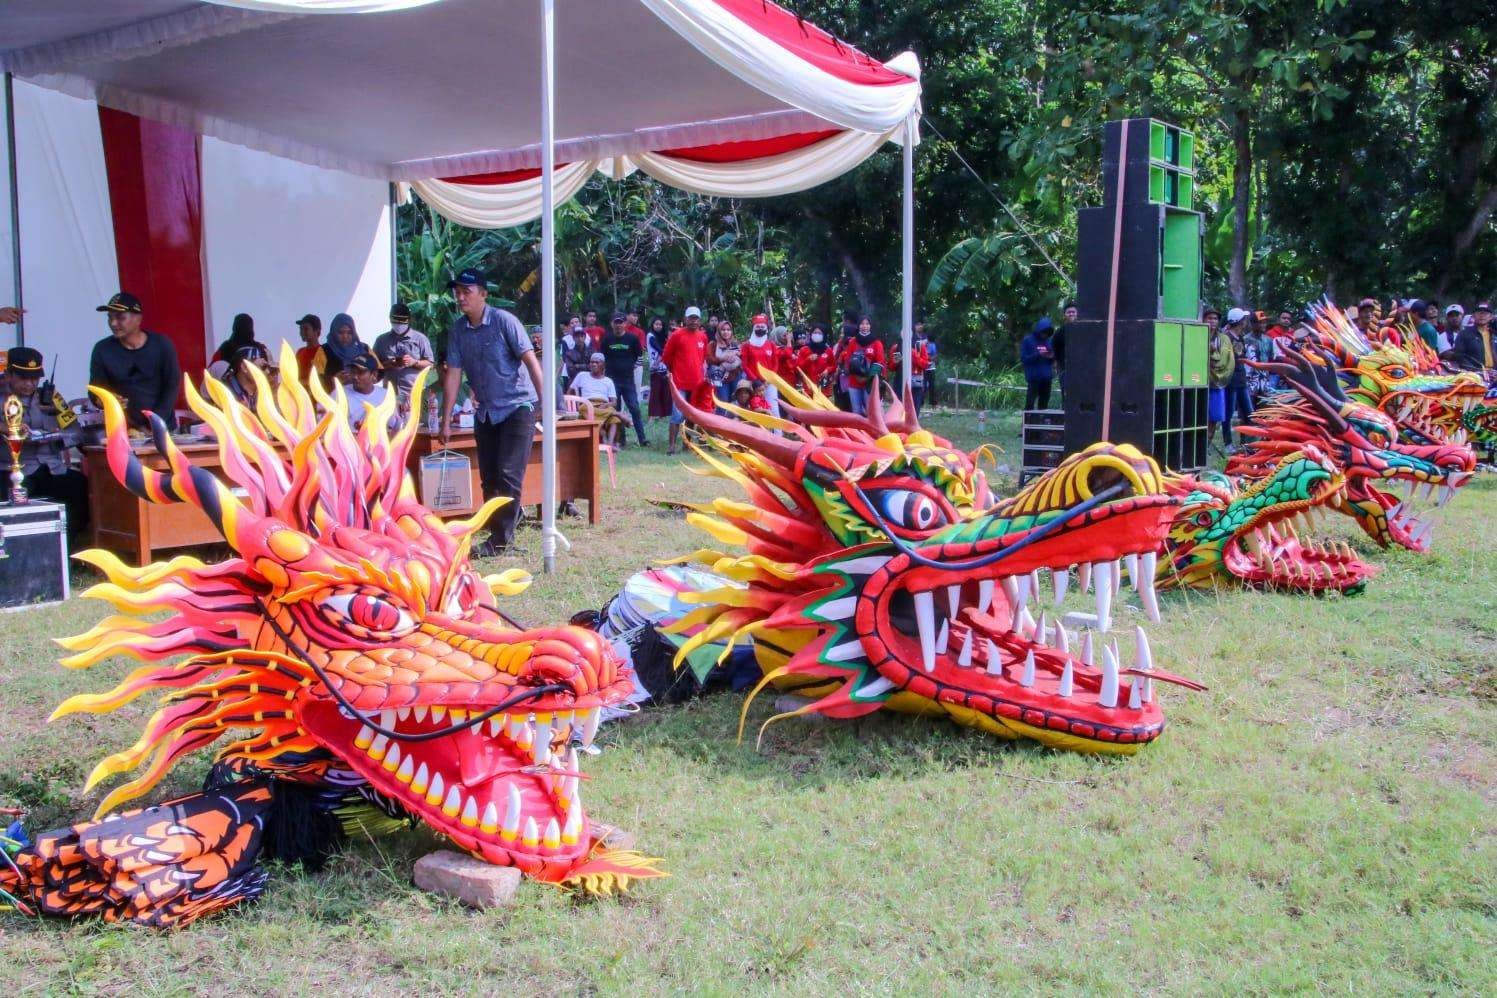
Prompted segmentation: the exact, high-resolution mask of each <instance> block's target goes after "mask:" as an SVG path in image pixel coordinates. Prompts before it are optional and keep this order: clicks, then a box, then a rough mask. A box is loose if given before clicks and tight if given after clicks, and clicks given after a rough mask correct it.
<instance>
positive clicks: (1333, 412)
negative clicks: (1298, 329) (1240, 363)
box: [1247, 347, 1348, 434]
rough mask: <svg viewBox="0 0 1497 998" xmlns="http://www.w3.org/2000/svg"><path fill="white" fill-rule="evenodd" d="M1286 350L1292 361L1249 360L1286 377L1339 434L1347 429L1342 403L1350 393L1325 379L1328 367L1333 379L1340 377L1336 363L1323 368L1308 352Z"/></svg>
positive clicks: (1259, 367)
mask: <svg viewBox="0 0 1497 998" xmlns="http://www.w3.org/2000/svg"><path fill="white" fill-rule="evenodd" d="M1284 353H1285V355H1286V356H1288V358H1289V362H1288V363H1285V362H1283V361H1257V360H1250V361H1248V362H1247V363H1248V365H1249V366H1251V367H1255V368H1258V369H1259V370H1263V371H1272V372H1273V373H1274V374H1277V375H1279V376H1280V377H1282V378H1283V379H1284V380H1285V381H1287V382H1288V383H1289V384H1290V385H1291V386H1293V387H1294V389H1295V390H1296V391H1298V392H1299V393H1300V395H1301V396H1303V397H1304V399H1305V401H1306V402H1309V403H1310V404H1311V405H1312V406H1314V407H1315V408H1316V409H1317V410H1318V411H1319V412H1320V414H1321V415H1322V416H1323V417H1324V418H1325V420H1326V422H1327V424H1328V425H1329V426H1330V427H1331V429H1332V430H1333V431H1334V432H1336V433H1338V434H1339V433H1345V432H1347V429H1348V425H1347V422H1346V420H1345V418H1343V417H1342V415H1341V406H1342V404H1343V403H1344V402H1345V401H1346V396H1345V395H1344V394H1342V392H1341V386H1340V384H1339V383H1338V384H1337V385H1336V387H1335V388H1330V387H1328V386H1327V385H1326V384H1325V382H1324V381H1323V380H1322V378H1321V371H1322V370H1326V371H1328V372H1329V373H1330V376H1331V379H1332V380H1333V381H1334V380H1336V371H1335V368H1334V367H1333V366H1327V367H1325V368H1322V367H1321V366H1320V365H1317V364H1315V363H1313V362H1312V361H1311V360H1310V358H1309V357H1307V356H1305V354H1304V353H1302V352H1300V351H1299V350H1296V349H1294V348H1292V347H1287V348H1285V350H1284Z"/></svg>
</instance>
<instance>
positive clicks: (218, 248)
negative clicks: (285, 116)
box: [202, 138, 394, 356]
mask: <svg viewBox="0 0 1497 998" xmlns="http://www.w3.org/2000/svg"><path fill="white" fill-rule="evenodd" d="M202 164H203V166H202V182H203V257H204V260H203V273H204V283H205V286H206V294H205V297H206V299H207V300H206V302H205V303H204V304H205V311H206V314H207V320H208V321H207V331H206V339H207V344H208V348H209V351H210V352H211V351H212V350H213V349H214V348H215V347H217V346H218V344H220V343H222V342H223V341H224V340H225V339H227V338H228V335H229V327H230V323H231V322H232V320H233V318H234V315H235V313H237V312H248V313H249V314H250V315H252V316H254V319H255V334H256V336H257V337H258V338H259V339H260V341H261V342H262V343H265V344H266V345H267V346H269V347H270V348H271V351H272V353H271V356H277V355H278V354H279V350H280V346H279V345H280V343H281V341H282V340H285V341H287V342H289V343H291V344H292V345H293V346H301V342H300V341H299V339H298V337H297V332H296V320H297V319H299V318H301V316H303V315H305V314H306V313H308V312H311V313H313V314H314V315H318V316H321V318H322V327H323V329H324V331H325V330H326V329H327V328H328V323H329V322H330V321H331V319H332V317H333V315H334V313H337V312H347V313H348V314H349V315H351V316H353V320H354V323H355V324H356V325H357V326H358V329H359V335H361V336H362V337H363V338H364V342H366V343H372V342H374V337H375V336H378V335H379V334H380V333H382V332H384V331H385V330H386V329H388V328H390V326H389V315H390V305H391V303H392V301H393V295H394V288H393V287H391V278H392V275H391V266H390V264H391V254H392V252H393V250H392V246H391V241H390V239H391V236H390V208H389V203H390V188H389V185H388V184H386V183H385V182H384V181H381V180H370V179H369V178H367V177H354V176H350V175H349V174H347V173H342V172H340V171H336V170H320V169H318V168H317V167H315V166H307V165H306V164H304V163H295V162H292V161H291V160H287V159H280V158H278V157H276V156H272V155H270V154H269V153H263V152H257V151H255V150H253V149H245V148H243V147H242V146H236V145H231V144H229V143H227V142H221V141H219V140H218V139H213V138H205V139H203V153H202ZM267 205H274V206H275V210H274V211H267V210H266V206H267Z"/></svg>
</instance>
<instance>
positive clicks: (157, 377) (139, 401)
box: [88, 331, 182, 426]
mask: <svg viewBox="0 0 1497 998" xmlns="http://www.w3.org/2000/svg"><path fill="white" fill-rule="evenodd" d="M88 381H89V384H92V385H97V386H99V387H100V388H107V389H109V390H110V391H112V392H114V394H116V395H118V396H120V397H121V398H123V399H124V400H125V413H126V415H127V416H129V417H130V422H131V423H134V424H135V425H137V426H144V425H145V416H144V415H143V413H144V412H145V411H146V410H150V411H151V412H154V413H156V414H157V415H158V416H160V417H161V418H162V419H164V420H165V421H166V423H167V425H168V426H171V425H173V422H174V420H173V418H172V414H173V413H174V412H175V411H176V408H177V391H178V389H180V388H181V386H182V367H181V365H180V364H179V363H178V361H177V348H176V347H175V346H173V345H172V341H171V340H169V339H167V338H166V337H165V336H162V335H161V334H160V333H153V332H150V331H147V332H146V341H145V342H144V343H142V344H141V345H140V348H139V349H137V350H131V349H129V348H128V347H125V346H124V345H123V344H121V343H120V341H119V340H117V339H116V338H115V337H113V336H107V337H105V338H104V339H102V340H100V341H99V342H97V343H95V344H94V352H93V356H92V357H91V358H90V359H89V362H88Z"/></svg>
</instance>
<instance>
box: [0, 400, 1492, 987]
mask: <svg viewBox="0 0 1497 998" xmlns="http://www.w3.org/2000/svg"><path fill="white" fill-rule="evenodd" d="M931 423H932V424H933V426H934V428H935V429H936V430H937V431H938V432H943V433H946V434H948V435H950V436H952V437H953V438H954V439H955V440H956V441H958V442H959V443H961V444H963V445H966V446H972V445H975V444H976V443H977V442H979V440H980V439H982V438H984V437H988V438H995V439H997V440H999V441H1000V442H1002V443H1004V444H1005V445H1006V446H1007V448H1008V453H1007V454H1005V455H1002V456H1000V458H999V460H1000V461H1010V462H1012V463H1014V464H1015V465H1016V464H1017V447H1016V446H1014V444H1013V441H1014V438H1015V435H1016V425H1015V420H1014V417H1013V416H1011V415H1010V416H1005V417H995V418H993V419H990V420H989V422H988V424H987V427H986V429H985V430H984V431H982V432H981V433H979V430H978V427H977V425H976V421H975V419H973V418H972V417H971V416H970V415H963V416H944V417H943V416H937V417H935V418H934V419H932V420H931ZM652 431H653V434H654V436H655V439H656V448H655V450H653V451H651V452H649V453H647V454H641V453H639V452H637V451H635V450H628V451H625V452H624V453H623V454H622V455H621V456H620V468H619V488H618V490H617V491H613V492H610V491H607V486H606V483H605V493H604V502H605V505H606V509H605V511H604V515H603V521H602V523H601V524H600V525H599V526H598V527H596V528H589V527H588V526H586V524H585V523H576V522H568V523H566V524H565V526H564V529H565V531H566V532H567V534H568V536H569V537H570V539H571V540H572V542H573V544H574V548H575V549H574V551H573V553H572V554H570V555H568V556H565V557H563V558H562V559H561V570H560V571H559V572H558V573H557V574H555V575H554V576H549V577H539V576H538V577H537V579H536V582H535V584H534V585H533V586H532V587H531V589H530V590H529V591H528V592H527V593H525V594H524V595H523V596H520V597H517V598H515V599H513V600H511V601H509V602H508V603H507V604H506V608H510V607H512V608H513V610H512V612H513V613H514V614H515V615H516V616H518V617H519V618H520V619H522V620H534V621H543V620H550V621H555V620H561V619H564V618H565V617H566V616H567V615H568V614H570V613H571V612H572V611H574V610H576V609H580V608H582V607H586V606H596V605H599V604H601V603H602V602H603V600H604V599H606V598H607V597H608V596H609V595H610V594H612V593H613V592H614V591H615V590H616V589H617V587H618V586H619V584H620V583H621V582H622V581H623V580H624V579H625V577H626V576H628V575H629V574H630V573H631V572H633V571H635V570H637V569H639V568H641V567H643V566H645V565H646V564H647V563H649V561H650V560H651V559H653V558H657V557H662V556H665V555H669V554H675V553H680V552H683V551H687V550H690V549H692V548H694V547H696V546H697V545H698V544H699V542H700V541H701V536H702V535H699V534H697V533H696V532H695V531H694V530H692V529H690V528H688V527H686V525H685V524H684V522H683V521H682V520H681V518H680V517H679V516H678V515H676V514H671V513H666V512H662V511H659V510H656V509H655V508H653V507H651V506H648V505H646V504H645V502H644V500H645V499H646V498H649V497H654V496H661V497H666V496H668V497H675V498H692V497H699V498H705V497H708V496H711V495H713V494H718V492H719V490H720V489H721V488H723V487H731V486H725V485H724V484H721V483H718V482H716V481H713V480H709V479H703V478H697V477H694V476H692V475H689V474H688V473H687V472H686V471H685V470H684V468H683V465H682V462H681V459H680V458H670V459H667V458H666V457H665V455H664V450H663V446H662V445H663V441H664V436H665V427H664V425H663V424H657V425H655V426H653V427H652ZM691 463H693V464H694V463H695V461H694V460H692V461H691ZM1000 480H1002V476H1000ZM1007 481H1008V483H1009V485H1010V487H1011V485H1012V478H1011V477H1009V478H1008V479H1007ZM1494 519H1497V481H1494V480H1493V478H1492V476H1490V475H1484V476H1482V477H1481V478H1480V479H1478V480H1477V481H1475V482H1474V483H1473V484H1472V485H1471V486H1469V487H1468V488H1466V489H1465V490H1464V492H1463V493H1462V494H1461V495H1460V496H1459V497H1458V498H1457V499H1456V500H1455V501H1454V502H1453V503H1452V504H1451V506H1450V507H1448V508H1447V509H1446V511H1445V514H1444V518H1443V522H1441V523H1440V525H1439V526H1438V527H1437V530H1436V536H1435V547H1434V551H1433V552H1432V553H1431V554H1430V555H1428V556H1423V557H1420V556H1416V555H1413V554H1409V553H1407V552H1391V553H1390V552H1382V551H1378V550H1376V549H1374V548H1372V547H1371V546H1370V545H1369V544H1368V543H1366V542H1365V540H1363V539H1362V537H1361V534H1360V533H1358V534H1357V535H1356V536H1353V535H1352V534H1351V532H1350V530H1349V529H1347V528H1348V527H1349V526H1350V521H1349V520H1348V521H1346V527H1341V528H1340V529H1341V530H1342V531H1343V532H1344V535H1345V536H1346V537H1347V538H1348V539H1350V540H1351V542H1352V544H1353V546H1354V547H1356V548H1357V549H1358V551H1359V552H1361V553H1362V554H1363V556H1364V557H1367V558H1369V559H1370V560H1372V561H1373V562H1374V563H1376V564H1378V565H1380V566H1381V567H1382V573H1381V574H1380V575H1378V576H1377V577H1376V578H1375V579H1374V580H1373V581H1372V583H1371V584H1370V585H1369V587H1368V591H1367V593H1366V594H1365V595H1363V596H1360V597H1355V598H1351V599H1342V598H1338V597H1332V598H1326V599H1309V598H1302V597H1295V596H1279V595H1264V594H1259V593H1250V592H1241V591H1230V590H1224V591H1221V592H1192V593H1186V594H1166V595H1164V596H1163V598H1162V599H1163V609H1164V613H1165V621H1164V624H1163V625H1162V626H1156V627H1154V628H1152V629H1151V637H1154V639H1155V641H1154V650H1155V655H1156V658H1157V660H1158V661H1159V663H1160V664H1161V666H1163V667H1164V668H1168V669H1171V670H1174V671H1176V672H1179V673H1182V674H1184V675H1187V676H1191V677H1194V678H1196V679H1199V680H1201V681H1203V682H1205V683H1207V684H1208V685H1209V686H1210V690H1209V691H1208V692H1205V693H1188V692H1185V691H1183V690H1178V689H1175V688H1171V687H1169V686H1164V685H1161V686H1160V687H1159V689H1160V691H1161V693H1162V696H1163V697H1164V700H1165V710H1166V714H1167V717H1168V721H1169V726H1168V728H1167V730H1166V731H1165V733H1164V735H1163V736H1162V737H1161V738H1160V739H1159V741H1157V742H1156V743H1155V744H1153V745H1152V746H1150V747H1148V748H1145V749H1144V750H1143V751H1142V752H1141V753H1140V754H1139V755H1137V756H1135V757H1133V758H1132V759H1125V760H1115V759H1109V758H1103V757H1086V756H1078V755H1071V754H1065V753H1057V752H1052V751H1048V750H1044V749H1039V748H1036V747H1034V746H1031V745H1025V744H1018V745H1015V744H1011V743H1005V742H1000V741H996V740H994V739H992V738H990V737H987V736H985V735H982V734H977V733H974V732H970V731H967V730H962V729H958V728H956V727H954V726H950V725H947V724H945V723H934V722H931V721H927V720H919V719H909V718H902V717H897V716H887V717H884V716H875V717H873V718H869V719H865V720H863V721H860V722H856V723H837V722H831V723H818V722H815V721H800V720H791V721H786V722H782V723H779V724H777V725H775V726H773V727H771V728H770V729H769V731H768V733H767V734H766V736H765V738H764V741H763V744H762V746H761V748H760V749H759V750H756V749H755V747H754V743H753V739H752V738H751V737H750V738H749V739H747V740H746V741H745V742H744V743H743V744H739V743H738V742H737V741H736V740H735V737H734V733H735V728H736V725H737V718H738V710H739V707H740V701H739V700H738V699H737V698H735V697H733V696H730V695H719V696H715V697H711V698H708V699H705V700H702V701H698V702H695V703H690V704H687V705H685V706H682V707H679V708H671V709H664V710H651V711H648V712H646V713H645V714H643V715H642V716H641V717H639V718H638V719H637V720H634V721H631V722H629V723H628V724H626V725H623V726H614V727H611V728H606V729H605V731H604V735H603V742H604V744H605V746H606V748H605V751H604V754H603V755H602V757H601V758H599V759H596V760H594V761H593V762H592V764H591V765H590V766H589V773H590V775H592V776H593V787H594V788H593V789H592V790H590V792H589V793H588V803H589V810H590V812H591V813H592V814H593V815H594V816H595V817H597V818H599V819H601V820H604V821H608V822H612V823H616V824H619V825H622V826H624V827H625V828H628V829H630V830H632V831H633V832H634V833H635V834H636V836H637V839H638V843H639V846H640V848H642V849H644V850H646V851H649V852H652V853H654V854H656V855H662V856H664V857H666V866H667V868H668V869H669V870H670V871H671V873H672V877H671V878H670V879H667V880H656V881H650V882H646V883H644V884H642V885H640V886H639V887H638V888H636V890H635V892H634V893H633V894H631V895H629V896H628V897H626V898H624V899H622V900H618V899H613V900H608V899H605V900H598V901H578V900H574V899H572V898H571V897H569V896H567V895H565V894H562V893H560V892H558V891H555V890H553V889H551V888H549V887H546V886H544V885H538V884H535V883H531V882H527V883H526V884H525V885H524V886H523V887H522V890H521V895H520V900H519V903H518V904H517V906H515V907H513V908H510V909H505V910H496V911H488V912H483V913H475V912H473V911H470V910H468V909H465V908H462V907H460V906H458V905H456V904H455V903H449V902H447V901H444V900H440V899H438V898H435V897H431V896H428V895H426V894H423V893H421V892H419V891H417V890H415V888H414V887H412V886H411V883H410V870H411V864H412V862H413V861H414V860H415V859H416V858H417V857H418V856H420V855H422V854H423V853H424V852H427V851H429V850H430V849H432V848H433V847H434V846H435V845H436V844H437V843H436V840H435V839H434V837H433V836H431V835H429V834H426V833H424V832H413V833H407V834H403V835H399V836H395V837H392V838H388V839H384V840H381V841H379V842H363V843H360V844H356V845H355V846H354V847H353V848H352V849H350V850H349V851H348V852H347V853H346V854H344V855H342V856H341V857H340V858H338V859H337V860H335V861H334V863H333V864H332V865H331V866H330V868H329V869H328V870H327V871H325V872H324V873H322V874H319V875H317V876H308V875H304V874H302V873H301V872H300V871H299V870H291V869H278V870H276V871H275V874H274V877H273V879H272V883H271V887H270V889H269V891H268V892H267V894H266V896H265V897H264V898H263V899H262V900H261V901H260V902H259V903H257V904H255V905H252V906H249V907H246V908H244V909H243V910H242V911H240V912H238V913H234V914H230V915H227V916H221V917H218V918H215V919H212V920H208V921H204V922H200V923H198V924H197V925H196V926H194V927H192V928H191V929H189V930H187V931H185V932H179V933H173V934H151V933H148V932H144V931H138V930H132V929H118V928H113V929H111V928H103V927H100V926H98V925H93V924H80V925H67V924H63V923H59V922H30V921H27V920H25V919H22V918H20V917H19V916H16V915H13V914H10V915H4V916H0V985H3V988H4V990H5V991H6V992H8V993H12V994H14V993H26V992H37V991H53V990H65V989H76V990H80V991H107V992H121V991H126V990H131V991H133V990H136V989H140V990H144V991H147V992H152V993H182V992H226V991H227V992H252V993H256V994H264V993H284V992H308V991H320V992H323V993H329V992H338V993H341V992H350V991H351V992H367V993H382V994H388V993H391V992H393V991H395V990H396V989H402V990H409V991H411V992H414V993H424V992H433V991H435V992H443V993H447V992H457V993H518V994H523V993H529V992H537V991H540V992H546V993H556V992H577V991H594V990H602V991H609V992H637V991H652V992H653V991H666V990H669V991H704V992H713V993H725V992H730V991H738V990H740V989H753V990H777V991H786V992H802V991H817V992H834V991H835V992H842V991H846V990H848V989H849V987H855V988H857V989H859V990H875V991H896V990H897V991H925V990H933V989H935V990H940V991H942V992H955V991H958V990H963V991H971V990H980V991H983V992H987V991H992V990H997V989H999V988H1004V989H1018V988H1032V987H1040V988H1044V989H1046V990H1068V991H1103V990H1106V991H1123V990H1135V989H1136V990H1148V991H1170V992H1200V991H1211V992H1238V991H1243V990H1252V991H1259V992H1266V991H1276V992H1277V991H1291V990H1292V991H1310V990H1326V991H1338V992H1360V993H1364V994H1365V993H1386V992H1416V991H1417V992H1430V991H1467V992H1473V993H1476V992H1488V993H1490V992H1492V991H1493V990H1494V989H1497V972H1494V967H1493V964H1494V960H1493V954H1494V952H1497V947H1494V941H1497V938H1494V937H1497V932H1494V921H1497V920H1494V915H1497V912H1494V899H1497V889H1494V880H1497V878H1494V870H1497V848H1494V830H1497V828H1494V826H1497V822H1494V811H1493V807H1492V805H1493V803H1494V796H1497V793H1494V791H1497V769H1494V747H1493V746H1494V742H1493V719H1494V715H1493V709H1492V704H1493V697H1494V693H1497V681H1494V671H1493V663H1494V660H1497V583H1494V579H1493V576H1494V569H1497V558H1494V555H1493V553H1492V552H1493V538H1494V533H1493V527H1492V524H1493V522H1494ZM522 537H523V539H524V543H526V544H527V545H528V546H529V547H530V549H531V551H532V553H533V554H535V555H537V556H536V557H532V558H530V559H529V560H530V561H531V562H532V563H534V562H538V548H539V542H538V540H537V535H536V534H535V533H534V532H531V533H528V534H525V535H522ZM484 567H486V568H487V567H491V566H484ZM77 581H79V582H83V583H86V582H87V581H88V580H87V579H86V578H83V577H82V576H81V575H80V577H79V579H78V580H77ZM106 610H107V608H106V607H104V605H103V604H100V603H95V602H93V601H82V600H74V601H73V602H71V603H69V604H67V605H65V606H62V607H58V608H52V609H42V610H35V611H30V612H26V613H21V614H11V615H7V616H5V617H3V618H0V619H3V621H4V631H3V636H0V716H3V717H4V721H3V722H0V724H3V729H0V730H3V738H0V801H3V802H4V803H9V804H19V805H21V806H24V807H25V808H27V809H28V811H29V812H30V814H31V821H32V824H33V827H34V828H43V827H51V826H53V825H55V824H59V823H64V822H67V821H70V820H75V819H77V818H80V817H83V816H86V815H87V814H89V813H91V811H92V808H93V806H94V803H95V802H96V801H97V799H98V798H97V796H94V795H84V794H81V793H80V788H81V787H82V784H83V781H84V777H85V776H86V774H87V773H88V771H89V769H90V768H91V767H92V765H93V763H94V762H95V761H96V760H97V759H98V758H99V757H101V756H102V755H104V754H106V753H107V752H109V751H113V750H116V749H118V748H121V747H123V746H125V745H127V744H129V743H130V742H132V741H133V740H134V739H135V737H136V735H137V734H138V730H139V728H140V725H141V724H142V722H143V721H144V720H145V718H146V717H147V716H148V714H149V712H150V704H149V703H147V702H146V701H145V700H142V701H138V702H137V703H136V704H133V705H131V706H130V707H129V708H128V709H124V710H121V711H119V712H117V713H116V714H112V715H103V716H99V717H89V716H78V717H71V718H67V719H64V720H61V721H59V722H57V723H56V724H53V725H51V726H45V725H44V722H45V719H46V717H47V715H48V713H49V712H50V711H51V709H52V708H53V706H55V705H56V703H57V702H58V701H59V700H61V699H62V698H63V697H64V696H66V695H68V694H70V693H74V692H79V691H83V690H102V689H105V688H107V687H108V686H109V685H110V684H111V682H112V680H113V679H114V678H115V677H117V676H118V675H119V674H120V673H121V672H122V671H123V670H124V669H125V667H126V665H125V663H124V662H122V661H115V662H111V663H107V664H104V665H100V666H98V667H96V668H95V669H94V670H91V671H89V672H83V673H71V672H67V671H65V670H63V669H61V668H60V667H58V666H57V665H56V657H57V654H58V651H57V649H55V648H54V647H53V646H51V644H50V643H49V642H48V641H47V640H46V639H48V638H50V637H53V636H58V635H65V634H74V633H78V632H81V631H83V630H86V629H87V628H88V627H89V626H91V625H92V624H93V623H94V622H95V621H96V620H98V619H99V618H100V617H102V616H103V615H104V614H105V613H106ZM772 700H773V698H772V697H770V696H765V697H763V698H761V699H760V700H759V701H758V702H756V703H755V705H754V707H753V709H752V711H751V713H750V725H751V730H752V728H753V727H754V726H756V725H757V721H759V720H762V719H763V718H765V717H767V716H768V715H769V714H770V713H771V711H772ZM206 761H207V760H206V759H205V758H203V759H198V760H195V761H194V764H192V765H187V766H184V767H182V768H180V769H179V770H178V771H177V772H176V773H175V774H174V776H173V777H172V779H171V780H170V781H169V785H168V786H166V787H164V788H163V790H162V791H161V792H165V791H167V790H171V791H182V792H186V791H190V790H192V789H194V788H195V786H196V785H197V783H198V782H199V781H200V780H201V777H202V772H203V770H204V769H205V768H206ZM157 799H159V793H158V798H157Z"/></svg>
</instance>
